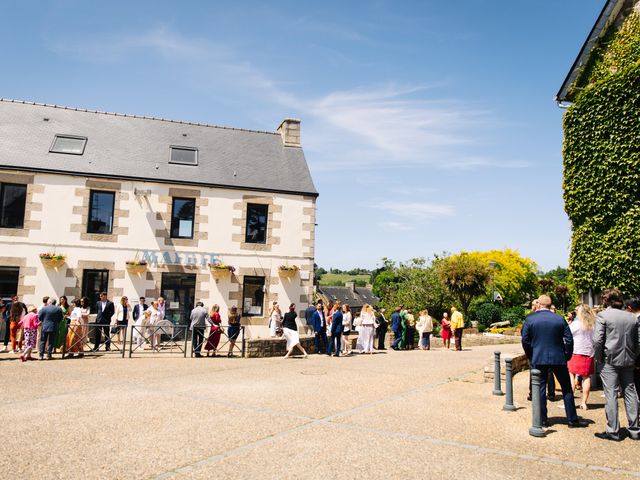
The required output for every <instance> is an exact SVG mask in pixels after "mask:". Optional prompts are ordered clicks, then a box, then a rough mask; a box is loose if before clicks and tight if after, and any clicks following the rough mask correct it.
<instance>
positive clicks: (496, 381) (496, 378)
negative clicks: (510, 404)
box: [493, 352, 504, 395]
mask: <svg viewBox="0 0 640 480" xmlns="http://www.w3.org/2000/svg"><path fill="white" fill-rule="evenodd" d="M493 355H494V356H495V366H494V367H493V394H494V395H504V393H502V388H501V387H500V381H501V378H500V352H493Z"/></svg>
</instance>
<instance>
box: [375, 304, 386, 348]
mask: <svg viewBox="0 0 640 480" xmlns="http://www.w3.org/2000/svg"><path fill="white" fill-rule="evenodd" d="M385 313H386V310H385V309H384V308H381V309H380V312H379V314H378V328H376V333H377V334H378V350H386V348H385V346H384V337H385V336H386V335H387V327H388V326H389V323H388V322H387V319H386V318H385V316H384V314H385Z"/></svg>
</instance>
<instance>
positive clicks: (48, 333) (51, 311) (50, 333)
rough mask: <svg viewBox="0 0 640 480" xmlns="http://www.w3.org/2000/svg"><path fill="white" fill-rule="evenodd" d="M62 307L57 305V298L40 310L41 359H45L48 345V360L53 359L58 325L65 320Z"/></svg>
mask: <svg viewBox="0 0 640 480" xmlns="http://www.w3.org/2000/svg"><path fill="white" fill-rule="evenodd" d="M63 317H64V316H63V315H62V309H61V308H60V307H59V306H58V305H56V302H55V300H53V301H52V303H51V305H47V306H46V307H44V308H42V309H41V310H40V313H38V319H39V320H40V322H41V323H42V335H41V336H40V352H39V353H40V360H44V348H45V345H47V343H48V345H47V360H51V354H52V353H53V344H54V343H55V338H56V330H57V329H58V325H60V322H62V321H63Z"/></svg>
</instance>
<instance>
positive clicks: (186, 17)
mask: <svg viewBox="0 0 640 480" xmlns="http://www.w3.org/2000/svg"><path fill="white" fill-rule="evenodd" d="M603 4H604V0H563V1H562V2H525V1H524V0H508V1H507V0H504V1H502V0H501V1H498V0H493V1H490V0H467V1H464V2H441V1H426V0H425V1H420V2H417V1H416V2H409V1H405V2H399V1H396V2H392V1H371V2H365V1H362V2H355V1H354V2H344V1H342V2H336V1H324V2H313V3H312V2H299V1H298V2H294V1H280V2H269V3H266V2H259V1H256V2H243V1H238V2H234V3H232V2H204V1H202V2H196V1H185V2H168V1H154V2H151V1H148V2H142V1H140V2H119V1H109V2H100V3H98V2H80V1H71V0H68V1H50V2H46V1H38V2H36V1H23V2H11V3H7V4H5V5H4V6H3V17H4V22H3V28H2V29H1V30H0V52H1V53H2V58H3V69H2V73H1V75H0V96H1V97H4V98H15V99H24V100H33V101H38V102H46V103H56V104H62V105H69V106H75V107H83V108H91V109H98V110H107V111H115V112H121V113H132V114H140V115H152V116H158V117H165V118H172V119H179V120H188V121H197V122H206V123H212V124H217V125H226V126H234V127H242V128H250V129H259V130H271V131H274V130H275V128H276V127H277V126H278V124H279V123H280V121H281V120H282V119H283V118H285V117H298V118H301V119H302V143H303V147H304V150H305V154H306V156H307V160H308V162H309V166H310V168H311V172H312V175H313V178H314V182H315V184H316V187H317V189H318V190H319V192H320V198H319V199H318V224H319V225H318V229H317V232H316V239H317V243H316V262H317V263H318V264H319V265H322V266H324V267H327V268H328V267H339V268H350V267H356V266H359V267H372V268H373V267H375V266H376V265H377V264H379V263H380V259H381V258H382V257H385V256H386V257H390V258H393V259H397V260H403V259H408V258H412V257H417V256H431V255H432V254H433V253H434V252H436V253H437V252H442V251H449V252H458V251H460V250H488V249H494V248H497V249H501V248H505V247H509V248H514V249H517V250H518V251H520V252H521V253H522V254H523V255H526V256H529V257H531V258H532V259H533V260H535V261H536V262H538V264H539V266H540V267H541V268H542V269H545V270H546V269H550V268H553V267H555V266H556V265H563V266H566V265H567V262H568V254H569V243H570V228H569V223H568V220H567V218H566V215H565V214H564V210H563V202H562V187H561V185H562V156H561V149H562V113H563V112H562V110H560V109H558V108H557V107H556V105H555V103H554V101H553V97H554V95H555V93H556V92H557V91H558V88H559V87H560V84H561V82H562V80H563V79H564V76H565V75H566V73H567V71H568V69H569V67H570V66H571V64H572V62H573V60H574V59H575V57H576V55H577V54H578V51H579V49H580V46H581V45H582V43H583V41H584V39H585V38H586V36H587V34H588V32H589V30H590V28H591V27H592V25H593V23H594V22H595V19H596V17H597V15H598V13H599V11H600V10H601V8H602V6H603ZM274 180H275V181H276V182H277V179H274Z"/></svg>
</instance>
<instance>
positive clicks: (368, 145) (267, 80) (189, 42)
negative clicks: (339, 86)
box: [49, 25, 527, 172]
mask: <svg viewBox="0 0 640 480" xmlns="http://www.w3.org/2000/svg"><path fill="white" fill-rule="evenodd" d="M348 34H351V32H346V33H345V35H348ZM353 40H354V41H357V40H361V39H360V38H358V37H355V38H354V39H353ZM49 47H50V49H51V50H52V51H54V52H55V53H58V54H65V55H69V54H73V55H76V56H77V57H79V58H81V59H83V60H85V61H87V62H94V63H107V64H108V63H115V62H118V61H121V60H126V59H130V58H135V56H137V55H141V54H150V55H156V56H157V57H158V58H160V59H165V60H166V61H171V62H172V63H175V62H181V64H182V66H183V68H190V69H192V70H193V71H197V72H198V75H197V76H189V75H185V77H186V78H187V80H185V81H188V82H189V86H191V85H193V83H194V82H200V85H199V88H201V89H202V91H203V92H206V94H211V95H215V96H216V97H218V96H219V95H220V91H225V92H226V94H225V95H226V96H227V97H232V96H235V97H237V98H247V97H250V98H251V99H252V100H253V99H255V101H252V102H251V105H252V108H255V109H260V108H262V109H263V110H266V111H269V112H271V111H273V109H274V105H276V106H277V108H278V110H279V111H283V110H285V113H284V115H290V114H295V115H299V116H301V117H302V118H303V121H304V126H303V143H304V145H305V150H306V151H307V152H308V153H309V159H310V163H311V167H312V169H313V170H314V171H316V172H318V171H333V170H342V171H344V170H353V171H363V170H372V169H375V170H385V169H391V168H405V167H409V168H411V167H434V168H445V169H446V168H449V169H477V168H493V167H508V168H521V167H526V166H527V164H526V163H524V162H519V161H517V160H510V159H508V160H505V159H501V158H492V157H491V156H490V155H488V154H484V155H483V154H482V146H483V144H484V143H485V142H486V141H485V140H484V137H483V133H484V132H487V130H488V129H491V128H492V127H497V126H499V125H500V122H499V120H498V119H497V118H496V117H495V114H494V113H493V112H492V111H491V110H490V109H487V108H482V107H478V106H474V105H469V104H465V103H463V102H460V101H458V100H455V99H439V98H438V95H439V93H438V92H440V91H441V87H442V86H443V85H442V84H421V85H399V84H391V83H390V84H386V85H367V86H362V87H360V88H355V89H350V90H340V91H331V92H328V93H325V94H322V95H316V96H309V95H302V94H300V93H296V85H291V84H285V83H282V82H281V81H280V80H282V79H277V78H275V77H274V76H273V75H272V74H268V73H266V72H265V71H263V70H262V69H260V68H258V67H256V66H255V64H253V63H252V62H251V61H250V60H249V59H243V58H246V57H243V56H242V55H241V54H240V53H239V51H238V50H237V49H235V48H233V47H232V46H230V45H229V44H221V43H216V42H213V41H211V40H208V39H203V38H194V37H190V36H185V35H181V34H180V33H178V32H176V31H174V30H172V29H170V28H168V27H166V26H163V25H160V26H156V27H153V28H150V29H149V30H147V31H143V32H140V33H135V34H126V33H112V34H110V35H100V36H95V37H90V38H77V37H69V38H64V39H54V40H52V41H50V42H49ZM264 116H265V117H268V118H269V120H268V121H270V122H272V121H273V120H271V119H272V117H273V115H272V114H265V115H264ZM279 116H280V115H279ZM267 128H268V127H267ZM470 152H473V153H470Z"/></svg>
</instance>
